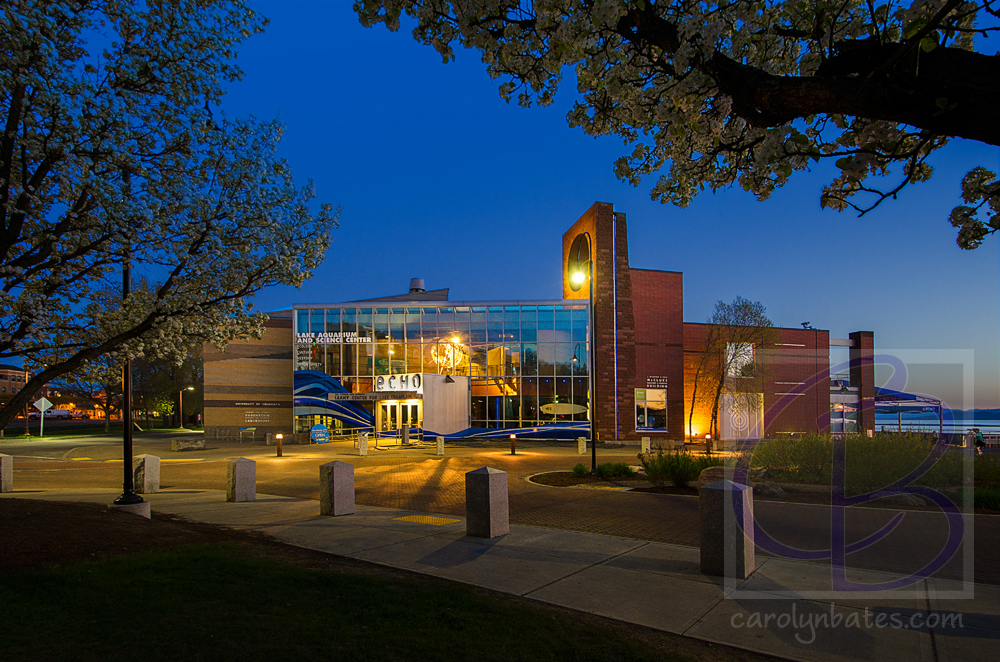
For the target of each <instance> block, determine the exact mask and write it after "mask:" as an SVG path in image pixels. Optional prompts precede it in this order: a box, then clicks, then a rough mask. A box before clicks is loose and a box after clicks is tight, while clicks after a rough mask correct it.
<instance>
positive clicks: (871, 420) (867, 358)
mask: <svg viewBox="0 0 1000 662" xmlns="http://www.w3.org/2000/svg"><path fill="white" fill-rule="evenodd" d="M849 337H850V339H851V341H852V342H853V345H852V346H851V355H850V357H851V386H857V387H858V398H859V403H858V405H859V407H858V409H859V411H858V430H859V431H860V432H861V434H865V430H874V429H875V334H874V333H872V332H871V331H855V332H854V333H852V334H850V336H849Z"/></svg>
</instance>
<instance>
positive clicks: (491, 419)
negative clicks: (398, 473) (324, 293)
mask: <svg viewBox="0 0 1000 662" xmlns="http://www.w3.org/2000/svg"><path fill="white" fill-rule="evenodd" d="M589 315H590V313H589V310H588V306H587V303H586V302H575V301H574V302H572V303H570V302H561V303H549V302H541V303H537V304H524V303H511V304H507V303H503V302H500V303H497V302H492V303H487V304H484V305H475V304H468V305H462V304H455V303H453V302H447V303H446V302H441V303H436V304H426V303H422V304H420V305H419V306H413V305H408V306H395V307H394V306H388V305H385V306H379V305H378V304H373V305H371V306H363V305H344V306H338V307H323V308H320V307H302V308H296V310H295V315H294V332H295V338H296V348H295V349H296V351H295V356H296V361H295V369H296V370H317V371H320V372H323V373H325V374H327V375H329V376H330V377H332V378H335V379H336V380H337V381H339V382H340V383H341V384H342V385H343V387H344V388H345V389H346V390H347V391H348V392H351V393H367V392H371V391H372V390H373V380H374V378H375V377H376V376H378V375H395V374H408V373H416V372H423V373H437V374H447V375H463V376H468V377H469V378H470V381H471V385H472V388H471V393H470V398H471V402H470V407H469V411H470V416H471V421H470V425H471V427H477V428H494V429H498V428H523V427H531V426H535V425H545V424H550V423H557V422H571V421H587V420H588V416H587V411H588V407H589V390H590V383H589V375H590V372H589V365H588V362H589V357H590V350H589V345H588V343H589V337H588V321H589Z"/></svg>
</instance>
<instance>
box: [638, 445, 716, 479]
mask: <svg viewBox="0 0 1000 662" xmlns="http://www.w3.org/2000/svg"><path fill="white" fill-rule="evenodd" d="M639 461H640V462H641V463H642V468H643V469H644V470H645V471H646V477H647V478H649V482H651V483H652V484H653V485H654V486H656V487H664V486H666V485H667V483H672V484H673V485H674V486H675V487H686V486H687V484H688V483H689V482H691V481H693V480H697V479H698V476H699V475H700V474H701V472H702V471H704V470H705V469H707V468H708V467H714V466H718V465H721V464H722V463H723V460H722V458H721V457H717V456H709V455H697V456H696V455H694V454H693V453H688V452H686V451H664V450H663V449H662V448H658V449H657V450H656V453H640V454H639Z"/></svg>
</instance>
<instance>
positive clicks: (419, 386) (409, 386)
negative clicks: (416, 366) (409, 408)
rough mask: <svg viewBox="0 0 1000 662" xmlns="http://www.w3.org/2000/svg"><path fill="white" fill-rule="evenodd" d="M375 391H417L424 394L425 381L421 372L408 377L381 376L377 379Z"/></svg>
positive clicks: (407, 375) (410, 374)
mask: <svg viewBox="0 0 1000 662" xmlns="http://www.w3.org/2000/svg"><path fill="white" fill-rule="evenodd" d="M375 390H376V391H378V392H383V391H416V392H417V393H423V392H424V380H423V379H422V378H421V376H420V373H419V372H412V373H409V374H406V375H379V376H378V377H376V378H375Z"/></svg>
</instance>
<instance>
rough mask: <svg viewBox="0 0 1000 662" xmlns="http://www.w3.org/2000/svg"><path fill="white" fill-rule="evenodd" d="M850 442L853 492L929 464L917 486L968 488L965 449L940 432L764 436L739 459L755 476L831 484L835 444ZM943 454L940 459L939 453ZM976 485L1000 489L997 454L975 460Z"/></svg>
mask: <svg viewBox="0 0 1000 662" xmlns="http://www.w3.org/2000/svg"><path fill="white" fill-rule="evenodd" d="M835 443H837V444H843V446H844V458H845V465H844V485H845V488H846V493H847V495H848V496H851V495H857V494H864V493H868V492H873V491H876V490H879V489H883V488H886V487H888V486H890V485H892V484H893V483H895V482H897V481H899V480H902V479H904V478H906V477H907V476H909V475H910V474H911V473H913V472H914V471H917V470H918V469H920V468H921V467H922V465H925V463H926V464H928V465H929V466H924V469H926V470H923V471H921V473H920V475H919V476H917V477H915V478H914V479H913V481H912V484H913V485H923V486H927V487H933V488H935V489H939V490H942V491H953V490H957V489H959V488H960V487H962V477H963V473H964V471H965V465H964V462H965V451H964V449H962V448H959V447H954V446H946V447H943V448H941V447H938V445H937V435H933V434H920V433H907V432H904V433H896V432H888V433H877V434H875V435H874V436H873V437H868V436H866V435H846V436H845V437H844V438H843V439H841V440H836V441H835V440H834V439H833V438H832V437H830V436H826V435H818V434H814V435H804V436H802V437H799V438H795V439H790V438H783V439H774V440H764V441H760V442H758V443H756V444H755V445H754V447H753V448H752V449H750V450H746V451H743V452H742V453H741V454H740V455H739V456H737V457H736V458H731V459H730V460H729V463H730V464H735V463H736V462H737V461H739V462H742V463H743V466H746V462H747V461H749V468H750V474H751V475H752V476H753V475H756V476H766V477H767V478H769V479H771V480H777V481H786V482H804V483H823V484H830V482H831V480H832V478H833V458H834V444H835ZM935 454H937V457H936V458H934V457H933V456H934V455H935ZM974 476H975V486H976V487H977V488H981V489H989V490H1000V458H998V457H996V456H993V455H985V456H981V457H976V458H975V460H974Z"/></svg>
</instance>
